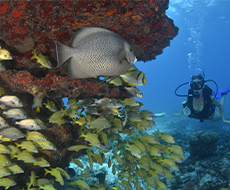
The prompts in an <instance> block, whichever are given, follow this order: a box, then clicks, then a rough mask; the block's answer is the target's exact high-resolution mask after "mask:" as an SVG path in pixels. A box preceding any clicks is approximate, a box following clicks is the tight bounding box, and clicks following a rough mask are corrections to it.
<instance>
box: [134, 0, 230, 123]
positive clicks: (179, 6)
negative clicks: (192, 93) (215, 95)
mask: <svg viewBox="0 0 230 190" xmlns="http://www.w3.org/2000/svg"><path fill="white" fill-rule="evenodd" d="M229 10H230V1H227V0H197V1H195V0H186V1H185V0H170V2H169V9H168V10H167V11H166V15H167V16H168V17H169V18H171V19H173V21H174V24H175V25H176V26H178V27H179V33H178V35H177V36H176V37H175V38H174V39H173V40H171V44H170V47H167V48H165V49H164V50H163V53H162V54H161V55H159V56H157V57H156V60H153V61H149V62H146V63H140V62H139V63H138V62H137V63H136V66H137V67H138V69H139V70H141V71H143V72H144V73H145V74H146V77H147V85H146V86H143V87H139V89H140V90H141V91H142V92H143V94H144V98H143V99H139V100H140V101H141V102H142V103H143V104H144V108H145V109H149V110H151V111H152V112H153V113H158V112H166V113H167V115H168V116H172V114H173V113H175V112H179V111H180V110H181V109H182V105H181V102H182V101H184V100H185V98H181V97H177V96H175V94H174V91H175V89H176V88H177V86H179V85H180V84H182V83H184V82H189V81H190V79H191V75H193V74H197V73H202V72H203V71H204V73H205V79H206V80H207V79H213V80H214V81H216V83H217V84H218V87H219V88H220V89H223V90H225V89H226V88H227V87H228V85H229V84H230V75H229V72H230V64H229V60H230V53H229V44H230V36H229V34H230V12H229ZM202 70H203V71H202ZM207 85H209V86H210V87H211V88H212V89H213V90H214V91H215V90H216V87H215V85H214V84H213V83H212V82H208V83H207ZM188 89H189V85H188V86H184V87H182V88H181V89H180V91H178V92H180V93H181V94H186V93H187V90H188ZM225 116H226V119H230V95H228V96H227V97H226V99H225ZM191 122H192V121H191Z"/></svg>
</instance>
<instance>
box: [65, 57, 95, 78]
mask: <svg viewBox="0 0 230 190" xmlns="http://www.w3.org/2000/svg"><path fill="white" fill-rule="evenodd" d="M68 73H69V77H70V78H71V79H72V78H75V79H80V78H92V76H90V75H88V74H87V73H85V72H84V68H83V67H82V66H81V64H80V63H79V62H78V61H77V60H76V59H74V58H72V59H70V60H69V64H68Z"/></svg>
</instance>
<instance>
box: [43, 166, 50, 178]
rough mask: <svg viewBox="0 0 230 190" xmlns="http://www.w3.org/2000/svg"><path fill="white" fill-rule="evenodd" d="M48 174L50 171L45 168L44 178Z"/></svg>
mask: <svg viewBox="0 0 230 190" xmlns="http://www.w3.org/2000/svg"><path fill="white" fill-rule="evenodd" d="M48 173H50V171H49V170H47V169H46V168H45V175H44V176H46V174H48Z"/></svg>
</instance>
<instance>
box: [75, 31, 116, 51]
mask: <svg viewBox="0 0 230 190" xmlns="http://www.w3.org/2000/svg"><path fill="white" fill-rule="evenodd" d="M98 32H109V33H112V34H115V33H114V32H112V31H110V30H107V29H105V28H99V27H82V28H80V29H79V30H77V31H76V32H75V33H74V35H73V38H72V43H71V45H72V47H76V46H77V43H78V42H79V41H81V40H82V39H83V38H86V37H88V36H90V35H92V34H95V33H98Z"/></svg>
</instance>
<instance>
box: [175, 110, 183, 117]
mask: <svg viewBox="0 0 230 190" xmlns="http://www.w3.org/2000/svg"><path fill="white" fill-rule="evenodd" d="M183 113H184V109H182V110H181V112H180V113H174V114H173V117H180V116H182V115H183Z"/></svg>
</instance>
